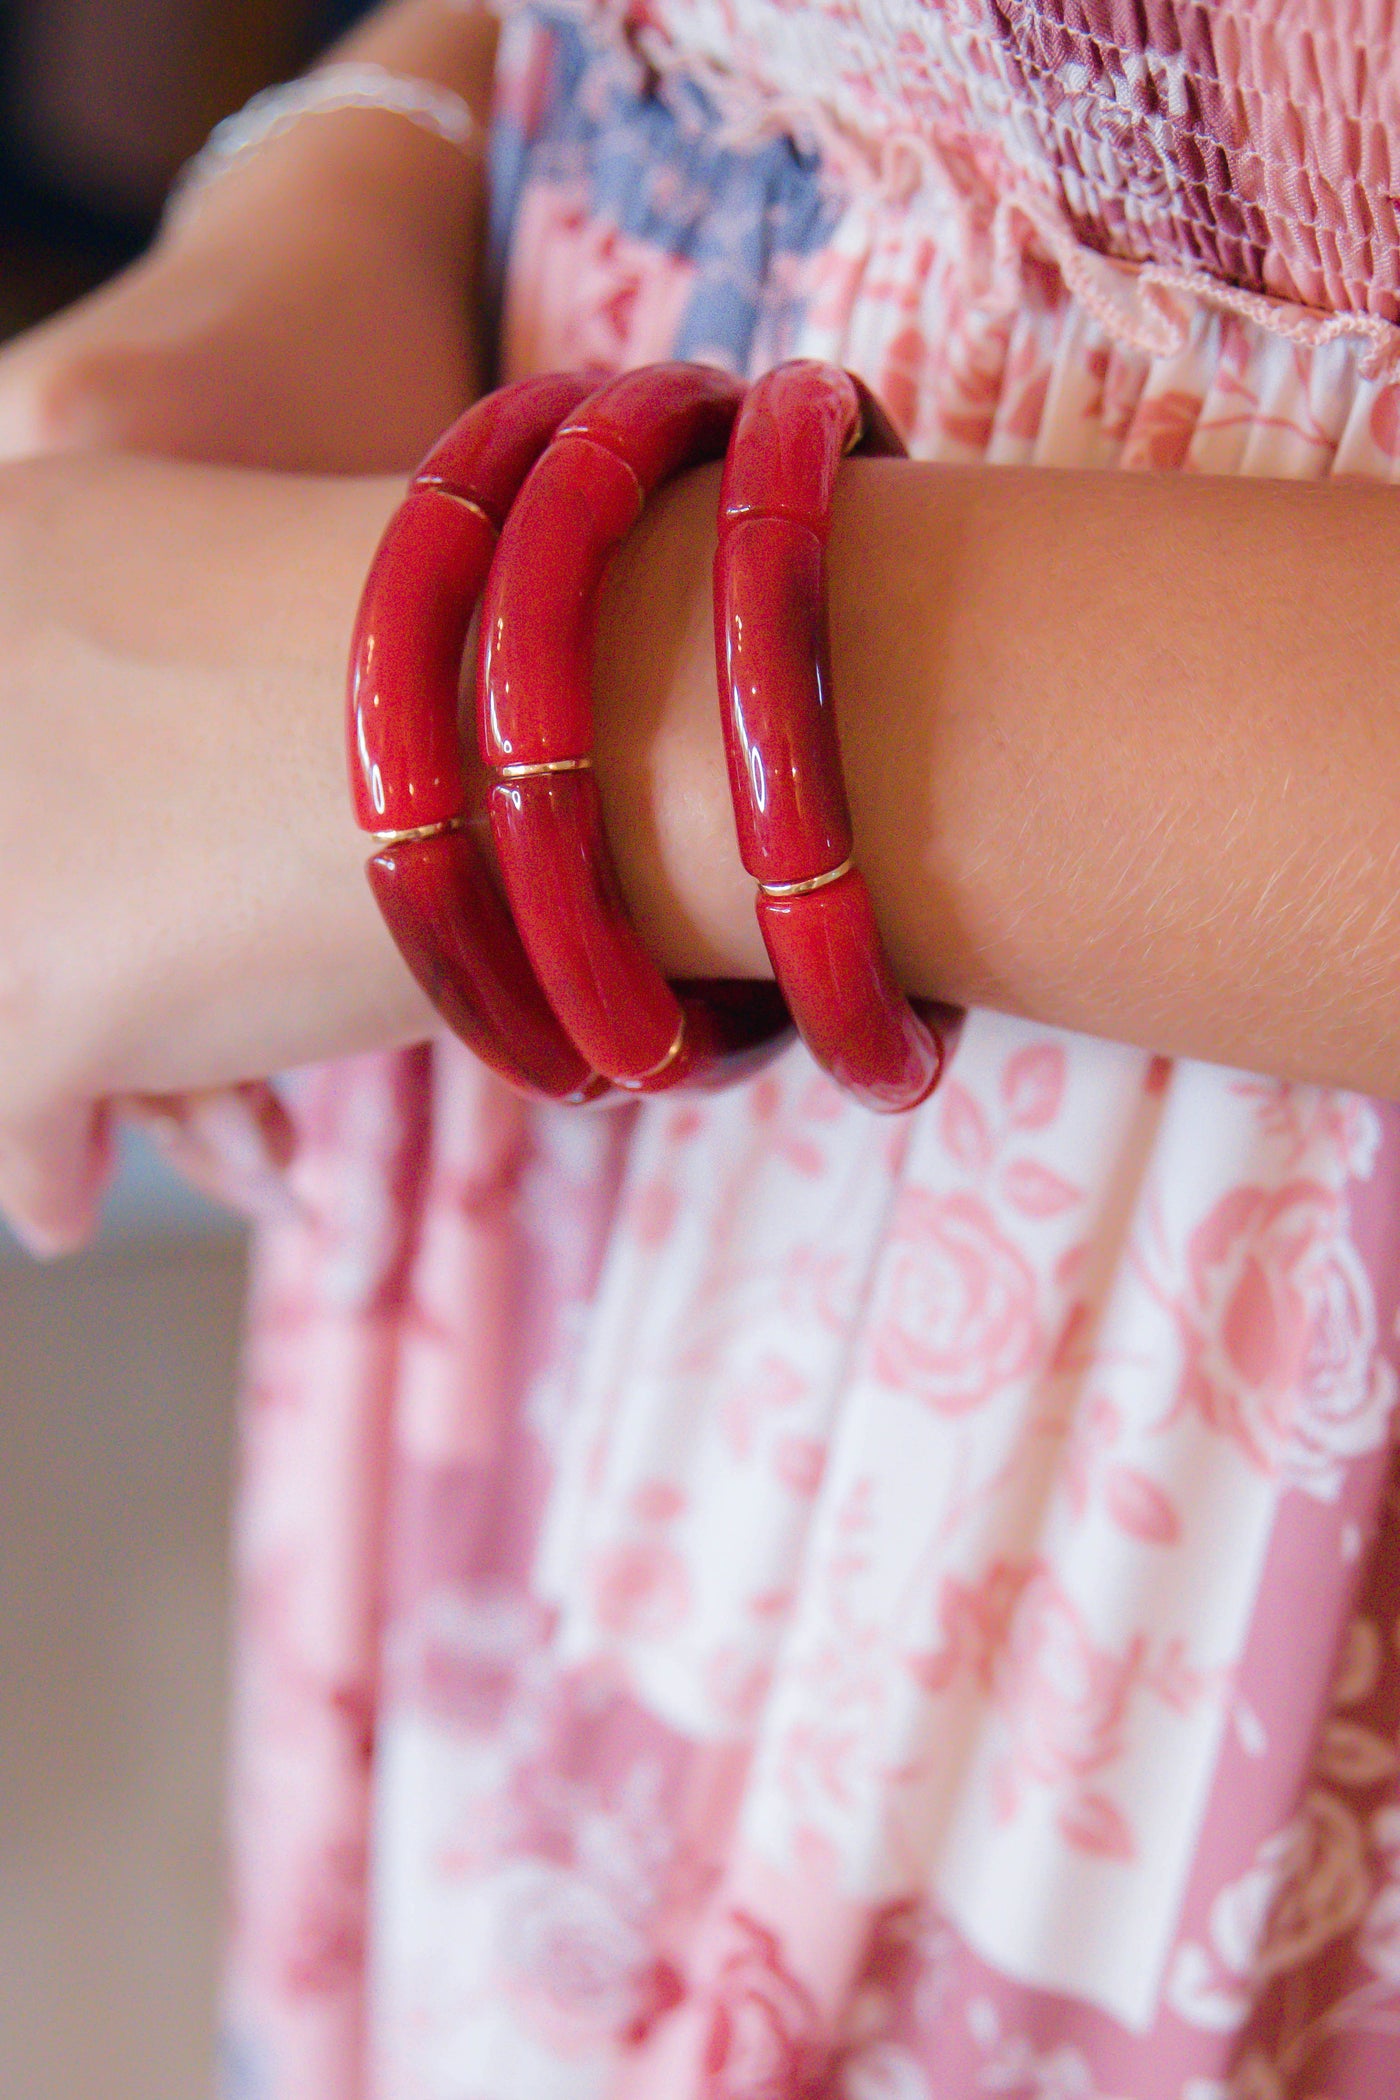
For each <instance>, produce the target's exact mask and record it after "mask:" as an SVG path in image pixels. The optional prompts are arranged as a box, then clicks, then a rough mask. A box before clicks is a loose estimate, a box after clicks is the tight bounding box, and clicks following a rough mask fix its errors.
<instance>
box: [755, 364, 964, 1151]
mask: <svg viewBox="0 0 1400 2100" xmlns="http://www.w3.org/2000/svg"><path fill="white" fill-rule="evenodd" d="M855 450H858V451H861V452H866V453H876V454H885V455H894V456H898V455H902V454H903V452H904V446H903V444H902V443H901V442H900V439H899V436H898V434H897V433H896V431H895V430H894V428H893V426H892V425H891V423H890V422H889V419H888V418H887V416H886V415H885V413H884V410H883V409H882V408H881V407H880V404H879V403H878V402H877V401H876V400H875V398H874V396H873V395H872V394H871V393H870V392H869V391H868V390H867V389H866V388H865V387H864V386H862V385H861V383H860V381H859V380H857V379H855V378H853V377H852V376H851V374H849V373H847V372H843V371H841V370H840V369H839V368H838V367H836V366H833V365H823V364H817V363H814V362H811V361H808V360H805V359H803V360H796V361H794V362H792V363H790V364H786V365H780V366H778V368H777V369H776V370H775V371H772V372H769V373H768V374H766V375H765V377H763V378H762V379H760V380H759V381H757V383H756V384H755V385H754V386H753V387H752V388H751V389H750V391H749V393H748V395H747V396H746V398H745V400H744V403H743V405H742V407H741V408H740V410H739V413H738V415H737V417H736V419H735V422H734V427H733V431H732V434H731V436H730V440H729V450H728V455H727V457H726V460H725V468H724V480H723V483H722V486H721V491H720V515H719V547H718V551H717V552H716V555H715V597H714V605H715V652H716V660H717V665H718V674H719V689H720V708H721V716H722V720H723V726H724V743H725V754H726V757H727V759H728V764H729V781H730V788H731V792H732V795H733V800H734V815H735V822H736V825H737V828H738V833H739V851H740V855H741V857H742V859H743V863H744V866H745V868H746V869H747V870H748V872H749V874H750V875H752V876H753V877H754V879H755V881H756V882H757V883H758V897H757V911H758V921H759V926H760V928H761V929H762V933H763V939H764V943H765V945H766V947H767V949H768V954H769V958H770V960H771V961H772V964H773V973H774V976H775V977H776V978H777V981H778V983H779V985H780V986H781V987H782V990H783V993H784V995H785V997H786V999H787V1003H788V1006H789V1007H790V1009H791V1011H792V1015H793V1018H794V1020H795V1021H796V1024H797V1027H798V1030H799V1032H800V1034H801V1035H802V1038H803V1040H804V1042H805V1043H806V1044H807V1047H808V1049H809V1050H810V1051H811V1052H812V1055H813V1056H814V1057H815V1058H816V1059H817V1061H818V1063H819V1064H821V1065H823V1066H824V1067H825V1069H826V1070H827V1071H828V1072H830V1073H831V1075H832V1077H833V1078H834V1079H836V1080H837V1081H838V1082H839V1084H840V1085H841V1086H843V1087H845V1088H846V1089H847V1090H848V1091H849V1092H851V1093H854V1094H855V1095H856V1096H857V1097H858V1098H859V1099H860V1100H861V1101H863V1102H864V1103H865V1104H866V1106H867V1107H869V1108H873V1109H880V1110H885V1111H896V1110H901V1109H907V1108H913V1107H915V1106H916V1105H917V1104H918V1103H919V1102H920V1101H922V1100H924V1099H925V1098H926V1096H927V1095H928V1094H930V1093H931V1092H932V1091H933V1089H934V1087H935V1086H936V1085H937V1083H938V1080H939V1077H940V1075H941V1073H942V1071H943V1068H944V1066H945V1064H946V1062H947V1059H948V1056H949V1054H950V1052H951V1048H952V1043H953V1041H954V1039H955V1037H956V1032H957V1029H958V1028H959V1026H960V1025H961V1018H962V1017H961V1015H960V1013H959V1012H958V1010H957V1009H956V1008H953V1007H946V1006H941V1005H936V1004H934V1003H932V1002H929V1003H925V1004H923V1005H922V1006H921V1008H920V1009H919V1010H916V1009H915V1008H914V1007H913V1006H912V1005H911V1004H910V1002H909V1001H908V1000H907V999H906V998H905V996H904V994H903V992H902V991H901V990H900V988H899V985H898V983H897V982H896V980H895V976H894V973H893V971H892V969H891V968H890V964H889V960H888V957H887V956H886V954H885V950H884V945H883V943H882V942H881V939H880V935H879V931H878V928H877V926H876V923H875V914H874V911H873V909H872V907H871V902H870V896H869V892H868V891H867V889H866V886H865V883H864V881H863V879H862V877H861V875H860V873H859V871H858V870H857V868H856V867H855V864H854V861H853V858H852V856H853V853H854V848H855V841H854V837H853V834H852V830H851V818H850V810H849V807H848V805H847V801H846V789H845V782H844V779H843V777H842V772H841V753H840V746H839V743H838V740H837V733H836V715H835V708H834V702H833V695H832V686H831V663H830V648H829V644H828V639H827V625H826V586H825V552H826V540H827V535H828V532H829V530H830V525H831V507H832V500H833V496H834V494H835V486H836V471H837V468H838V466H839V465H840V462H841V458H842V455H843V454H844V453H845V452H848V451H855Z"/></svg>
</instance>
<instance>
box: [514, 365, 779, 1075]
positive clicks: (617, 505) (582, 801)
mask: <svg viewBox="0 0 1400 2100" xmlns="http://www.w3.org/2000/svg"><path fill="white" fill-rule="evenodd" d="M742 397H743V388H742V386H741V385H740V384H739V383H738V381H736V380H734V379H732V378H730V377H729V376H728V374H726V373H724V372H720V371H718V370H715V369H713V368H711V367H708V366H704V365H683V364H665V365H652V366H648V367H646V368H644V369H643V370H641V371H636V372H628V373H624V374H623V375H622V376H621V377H620V378H618V379H615V380H613V381H612V382H611V383H610V384H609V385H608V386H605V387H603V388H602V389H601V390H600V391H599V392H597V393H596V394H593V395H591V396H590V397H589V399H588V400H587V401H586V402H585V403H584V404H583V405H582V406H581V407H580V408H578V409H576V410H575V411H574V412H573V413H572V414H571V415H570V416H569V417H568V419H567V420H566V421H565V422H564V423H563V424H562V425H561V426H560V428H559V430H558V432H557V433H556V434H555V436H554V438H553V439H552V440H551V442H550V444H549V446H548V448H547V449H546V451H545V452H544V454H543V455H542V457H541V458H540V460H539V463H538V464H537V465H536V466H535V468H534V469H533V470H532V472H531V474H530V476H529V478H528V480H527V481H526V483H525V486H524V488H523V489H522V490H521V493H520V496H519V498H518V499H517V501H516V503H515V506H514V508H513V509H512V511H511V514H510V518H509V519H508V521H507V523H506V526H505V530H504V531H503V533H502V535H501V543H500V547H499V549H498V550H497V554H496V558H495V560H494V562H493V564H492V568H491V576H490V581H489V583H488V585H487V590H486V597H485V601H484V604H483V608H482V618H481V647H480V663H479V667H478V674H477V687H476V697H477V729H478V735H479V741H480V747H481V756H482V758H483V759H484V760H485V762H486V764H487V765H488V766H490V767H492V768H493V769H494V770H495V773H496V780H495V784H494V785H493V786H492V788H491V791H490V795H489V798H488V799H489V808H490V813H491V828H492V833H493V836H494V838H495V843H496V854H497V859H498V861H499V863H500V867H501V874H502V879H503V881H504V883H505V887H506V891H507V894H508V896H509V898H510V904H511V909H512V911H513V913H514V916H515V923H516V925H517V927H518V928H519V931H520V937H521V939H522V940H523V942H524V944H525V948H526V950H527V952H528V954H529V957H530V960H531V962H532V963H533V965H534V968H535V973H536V975H537V977H538V978H539V981H540V984H541V985H542V986H543V988H544V991H545V993H546V995H547V997H548V999H549V1002H550V1005H551V1006H552V1007H553V1009H554V1012H555V1013H556V1014H557V1016H558V1017H559V1019H560V1021H561V1022H562V1023H563V1025H564V1027H565V1029H566V1030H567V1032H568V1034H569V1036H570V1038H571V1039H572V1041H573V1042H574V1043H575V1044H576V1046H577V1047H578V1049H579V1051H580V1053H581V1054H582V1056H583V1057H584V1058H585V1059H586V1060H587V1062H588V1064H589V1065H590V1066H591V1067H592V1068H593V1069H594V1070H595V1071H597V1072H602V1073H605V1074H606V1075H607V1077H608V1078H609V1079H611V1080H612V1081H613V1082H614V1084H615V1085H616V1086H618V1087H621V1088H624V1089H626V1090H627V1091H629V1092H633V1093H656V1092H661V1091H663V1090H665V1089H668V1088H670V1087H673V1086H677V1085H681V1084H688V1085H692V1086H693V1085H704V1084H719V1083H721V1082H722V1081H724V1080H727V1079H733V1078H737V1077H740V1076H742V1075H743V1074H744V1073H746V1072H748V1071H750V1070H752V1069H754V1067H755V1065H756V1063H758V1062H761V1061H762V1060H763V1059H764V1058H765V1057H766V1056H768V1055H771V1054H772V1053H773V1051H774V1050H775V1049H777V1048H778V1047H779V1046H780V1045H781V1043H782V1042H783V1041H784V1040H785V1038H786V1034H787V1029H788V1018H787V1014H786V1010H785V1009H784V1007H783V1005H782V1001H781V998H780V997H779V996H778V995H777V994H776V993H775V991H774V988H773V987H772V986H771V985H765V984H761V983H753V984H735V983H726V984H724V985H715V986H709V985H706V986H695V987H687V986H672V985H670V984H668V983H667V982H666V979H665V978H664V977H663V976H662V974H661V972H660V971H659V970H658V969H657V967H656V964H655V963H654V962H653V961H652V959H651V957H650V956H649V955H648V953H647V951H646V949H645V947H644V946H643V945H642V942H641V940H640V939H639V938H638V935H637V933H636V932H635V930H634V928H633V927H632V924H631V922H630V920H629V919H628V917H627V912H626V908H625V906H624V903H623V900H622V893H621V889H620V887H619V884H618V881H617V876H616V873H615V871H614V868H613V863H612V856H611V853H610V852H609V849H608V843H607V838H606V835H605V832H604V828H603V816H602V806H601V803H600V801H599V796H598V788H597V783H596V781H595V779H594V776H593V702H592V663H593V640H594V630H595V626H596V621H597V610H598V598H599V593H600V591H601V588H602V583H603V577H604V574H605V571H606V569H607V566H608V563H609V561H610V559H611V557H612V555H613V552H614V551H615V549H616V548H617V547H618V545H619V544H620V542H621V541H622V540H623V539H624V538H625V536H626V534H627V533H628V532H629V531H630V530H631V528H632V526H633V525H634V524H635V523H636V520H637V518H638V516H639V515H640V513H641V510H642V507H643V505H644V503H645V501H646V499H647V497H648V496H649V495H650V494H651V493H652V491H653V490H654V489H656V488H657V487H659V485H660V484H661V483H662V482H663V481H665V480H667V479H668V477H669V476H671V475H672V474H675V473H678V472H679V471H680V470H681V469H682V468H685V467H690V466H697V465H699V464H700V463H701V462H703V461H705V460H712V459H717V458H718V457H719V456H720V455H721V454H722V453H723V451H724V447H725V441H726V439H727V437H728V435H729V430H730V427H731V425H732V424H733V421H734V417H735V414H736V411H737V410H738V407H739V403H740V401H741V399H742Z"/></svg>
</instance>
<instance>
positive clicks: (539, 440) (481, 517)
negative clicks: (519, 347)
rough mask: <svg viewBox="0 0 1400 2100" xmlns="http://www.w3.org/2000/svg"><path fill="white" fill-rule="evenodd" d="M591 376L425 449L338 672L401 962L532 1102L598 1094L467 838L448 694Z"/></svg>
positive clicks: (564, 382) (518, 402) (526, 397)
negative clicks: (540, 464)
mask: <svg viewBox="0 0 1400 2100" xmlns="http://www.w3.org/2000/svg"><path fill="white" fill-rule="evenodd" d="M596 384H597V375H596V374H594V375H589V374H578V373H558V374H555V375H554V376H553V377H550V378H546V379H531V380H524V381H522V382H520V383H519V384H518V385H515V386H508V387H503V388H501V389H500V391H499V392H497V393H495V394H491V395H488V396H487V398H486V399H485V400H484V401H481V402H478V403H477V405H476V407H474V408H472V409H470V410H469V411H468V412H467V414H466V415H464V416H463V417H462V418H461V419H460V421H459V422H457V423H455V424H454V425H453V427H452V429H451V430H450V431H448V433H447V435H446V436H445V437H444V438H443V439H441V441H440V442H439V443H438V444H437V445H435V446H434V447H433V450H432V451H431V452H430V453H429V454H428V456H427V458H426V459H425V460H424V462H423V464H422V466H421V467H420V468H419V469H418V471H417V473H416V474H415V475H414V477H413V482H412V485H411V487H410V491H409V495H408V497H407V500H406V501H405V502H404V503H403V504H402V505H401V506H400V508H399V510H398V511H397V512H396V513H395V514H394V516H393V518H392V519H391V520H390V522H389V526H388V528H387V530H386V532H385V534H384V537H383V539H382V540H381V542H380V545H379V549H378V552H377V553H376V555H375V557H374V561H373V564H372V566H371V568H370V572H369V576H368V578H367V579H366V582H365V587H364V592H363V595H362V597H361V600H360V607H359V614H358V617H357V620H356V624H355V635H354V642H353V646H352V651H351V658H350V679H349V693H348V718H347V745H348V751H349V763H350V782H351V793H352V796H353V800H354V805H355V817H356V820H357V822H358V823H359V825H360V826H361V828H362V829H363V830H365V831H368V832H370V833H372V834H374V836H375V837H376V838H377V839H378V840H379V851H378V852H377V853H376V854H375V855H374V856H373V858H372V859H371V860H370V862H369V864H368V867H367V870H366V873H367V875H368V877H369V882H370V887H371V888H372V890H373V892H374V895H375V899H376V901H377V902H378V905H379V908H380V910H381V912H382V913H383V915H384V918H385V920H386V922H387V924H388V926H389V930H390V932H391V933H392V934H393V937H394V939H395V941H396V943H397V944H398V947H399V950H400V953H401V954H402V955H403V957H404V960H405V961H406V962H407V964H408V966H409V968H410V969H411V970H412V972H413V975H414V976H415V978H416V979H417V980H418V983H419V984H420V985H421V986H422V988H423V990H424V991H425V992H426V993H427V995H428V997H429V998H430V999H431V1000H432V1002H433V1004H434V1005H435V1006H436V1007H437V1009H438V1011H439V1013H440V1014H441V1015H442V1017H443V1019H444V1020H445V1021H446V1022H447V1024H448V1026H449V1027H450V1028H451V1029H452V1031H453V1033H454V1034H456V1035H457V1036H459V1037H460V1038H461V1039H462V1041H463V1042H465V1043H466V1044H467V1045H468V1046H469V1047H470V1048H471V1049H472V1050H474V1051H475V1052H476V1054H477V1055H478V1056H479V1057H480V1058H481V1059H482V1061H483V1062H484V1063H485V1064H487V1065H489V1066H490V1067H491V1069H492V1070H493V1071H494V1072H496V1073H497V1074H498V1075H499V1076H500V1077H501V1078H503V1079H505V1080H507V1081H508V1082H509V1083H510V1084H511V1085H512V1086H514V1087H516V1088H518V1089H519V1090H520V1091H522V1092H524V1093H528V1094H535V1095H540V1096H543V1097H545V1098H546V1099H549V1100H556V1101H573V1102H582V1101H592V1100H596V1099H598V1098H599V1097H600V1096H602V1095H603V1094H605V1093H607V1092H609V1091H610V1089H609V1088H608V1086H607V1082H606V1081H605V1080H603V1079H602V1078H600V1077H599V1075H598V1074H597V1073H596V1072H595V1071H593V1070H592V1068H591V1067H590V1066H589V1064H588V1062H587V1060H586V1059H585V1058H582V1057H580V1055H579V1053H578V1052H577V1050H575V1048H574V1046H573V1044H572V1043H571V1042H570V1040H569V1038H568V1036H567V1035H566V1034H565V1033H564V1031H563V1029H562V1028H561V1027H560V1025H559V1023H558V1022H557V1021H556V1020H555V1018H554V1015H553V1013H552V1011H551V1010H550V1007H549V1005H548V1003H547V1001H546V1000H545V998H544V995H543V993H542V992H541V990H540V987H539V985H538V983H537V982H536V979H535V975H534V972H533V971H532V969H531V967H530V962H529V958H528V957H527V955H526V953H525V950H524V948H523V947H522V946H521V942H520V937H519V935H518V934H517V932H516V930H515V927H514V924H513V923H512V920H511V916H510V913H509V911H508V910H507V909H506V907H505V905H504V903H503V902H502V900H501V898H500V896H499V894H498V893H497V890H496V888H495V885H494V883H493V882H492V879H491V875H490V870H489V867H488V864H487V861H486V858H485V856H484V854H483V853H482V851H481V848H480V847H479V846H478V845H477V843H476V841H475V840H474V839H473V837H472V836H471V832H470V831H469V829H468V828H467V825H468V819H469V812H468V809H467V793H466V785H465V782H464V779H463V771H462V761H461V744H460V739H459V734H458V691H459V685H460V679H461V670H462V659H463V654H464V651H465V648H466V641H467V634H468V630H469V628H470V624H471V619H472V614H473V612H474V611H475V609H476V603H477V599H478V597H479V596H480V593H481V588H482V585H483V584H484V582H485V580H486V575H487V571H488V569H489V567H490V563H491V558H492V555H493V553H494V552H495V548H496V540H497V535H498V533H499V531H500V528H501V526H502V525H503V523H504V522H505V518H506V513H507V511H508V510H509V508H510V505H511V502H512V499H513V498H514V496H515V493H516V491H517V490H518V489H519V487H520V485H521V483H522V482H523V481H524V479H525V476H526V475H527V473H528V472H529V470H530V468H531V466H532V465H533V463H534V461H535V460H536V458H537V457H538V456H539V454H540V452H541V451H542V450H543V448H544V446H545V445H546V444H547V443H548V440H549V438H550V436H551V435H552V433H553V431H554V429H555V428H556V426H557V424H558V423H559V421H560V419H561V418H562V417H564V416H566V415H568V414H569V412H570V410H572V409H574V408H575V407H577V405H578V403H579V402H580V401H581V400H583V399H584V397H585V396H586V395H587V394H588V393H589V392H590V391H591V389H592V388H593V387H594V386H596Z"/></svg>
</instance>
